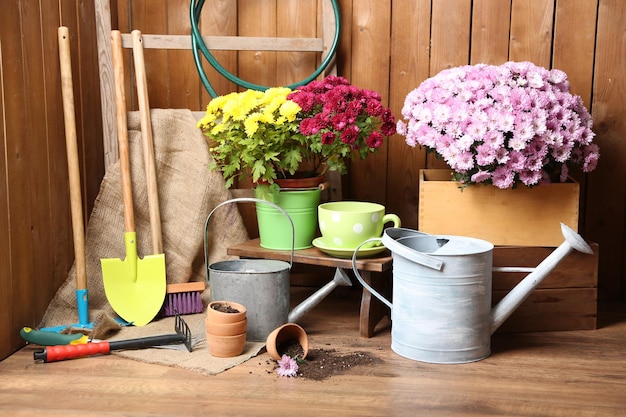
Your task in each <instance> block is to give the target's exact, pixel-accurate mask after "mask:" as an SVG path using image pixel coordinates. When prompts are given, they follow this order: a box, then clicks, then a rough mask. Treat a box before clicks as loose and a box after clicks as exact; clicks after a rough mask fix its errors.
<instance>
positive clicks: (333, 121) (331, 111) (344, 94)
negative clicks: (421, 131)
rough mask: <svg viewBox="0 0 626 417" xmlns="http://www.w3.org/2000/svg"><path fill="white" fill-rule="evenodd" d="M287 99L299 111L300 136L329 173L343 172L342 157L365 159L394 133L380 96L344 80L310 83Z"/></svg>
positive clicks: (329, 78) (331, 77)
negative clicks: (314, 150) (296, 105)
mask: <svg viewBox="0 0 626 417" xmlns="http://www.w3.org/2000/svg"><path fill="white" fill-rule="evenodd" d="M288 98H289V100H292V101H293V102H295V103H296V104H298V105H299V106H300V107H301V109H302V111H301V113H300V115H299V117H300V118H301V124H300V133H302V135H304V136H305V137H306V138H305V139H306V141H307V143H310V145H309V146H310V147H311V148H312V149H313V148H315V149H316V152H317V153H318V154H320V155H319V158H320V159H322V160H323V161H325V162H326V164H327V167H328V169H330V170H339V171H340V172H341V173H345V172H346V170H347V166H346V162H345V161H344V159H346V157H351V158H352V159H355V158H356V157H360V158H366V157H367V156H368V155H369V153H371V152H374V151H375V150H377V149H378V148H380V147H381V146H382V145H383V143H384V137H385V136H391V135H393V134H395V133H396V120H395V118H394V116H393V114H392V113H391V110H390V109H389V108H386V107H385V106H383V104H382V102H381V100H382V99H381V96H380V94H378V93H377V92H375V91H372V90H367V89H360V88H358V87H356V86H353V85H350V83H349V82H348V80H347V79H346V78H344V77H337V76H328V77H326V78H324V79H323V80H321V81H317V80H316V81H311V82H310V83H308V84H307V85H305V86H302V87H300V88H298V89H297V90H296V91H294V92H293V93H292V94H291V95H289V97H288ZM337 139H339V140H337Z"/></svg>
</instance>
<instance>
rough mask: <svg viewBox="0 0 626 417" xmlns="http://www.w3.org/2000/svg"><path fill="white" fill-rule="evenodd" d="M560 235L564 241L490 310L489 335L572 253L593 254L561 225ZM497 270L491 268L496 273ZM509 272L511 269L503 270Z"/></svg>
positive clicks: (580, 240)
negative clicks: (574, 251)
mask: <svg viewBox="0 0 626 417" xmlns="http://www.w3.org/2000/svg"><path fill="white" fill-rule="evenodd" d="M561 233H563V237H564V238H565V241H564V242H563V243H561V245H560V246H559V247H557V248H556V249H555V250H554V251H553V252H552V253H551V254H550V255H549V256H548V257H547V258H546V259H544V260H543V261H542V262H541V263H540V264H539V265H537V267H536V268H534V270H533V271H532V272H531V273H530V274H528V275H527V276H526V278H524V279H523V280H522V281H521V282H520V283H519V284H517V285H516V286H515V287H514V288H513V289H512V290H511V291H510V292H509V293H508V294H507V295H506V296H505V297H504V298H503V299H502V300H500V302H499V303H498V304H497V305H496V306H495V307H494V308H493V309H492V310H491V334H493V333H494V332H495V331H496V330H497V329H498V328H499V327H500V325H502V323H504V321H505V320H506V319H507V318H509V316H510V315H511V314H513V312H514V311H515V310H516V309H517V308H518V307H519V306H520V305H521V304H522V303H523V302H524V300H526V298H527V297H528V296H529V295H530V293H531V292H532V291H533V290H534V289H535V288H536V287H537V286H538V285H539V284H540V283H541V281H543V279H544V278H545V277H546V276H548V274H550V272H552V270H553V269H554V268H555V267H556V266H557V265H558V264H559V263H560V262H561V261H562V260H563V259H564V258H565V257H566V256H567V255H568V254H569V253H570V252H571V251H572V250H576V251H578V252H582V253H586V254H590V255H591V254H593V250H592V249H591V247H590V246H589V245H588V244H587V242H585V240H584V239H583V238H582V237H581V236H580V235H579V234H578V233H576V232H574V231H573V230H572V229H571V228H569V227H568V226H567V225H565V224H563V223H561ZM498 269H499V268H493V271H498ZM505 269H506V270H508V271H511V270H512V268H505Z"/></svg>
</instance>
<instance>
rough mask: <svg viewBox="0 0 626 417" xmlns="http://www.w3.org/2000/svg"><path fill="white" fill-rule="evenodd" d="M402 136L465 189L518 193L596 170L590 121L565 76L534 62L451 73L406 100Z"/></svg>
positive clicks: (464, 68)
mask: <svg viewBox="0 0 626 417" xmlns="http://www.w3.org/2000/svg"><path fill="white" fill-rule="evenodd" d="M402 116H403V118H404V119H405V120H399V121H398V122H397V131H398V133H400V134H401V135H403V136H405V137H406V143H407V144H408V145H409V146H413V147H414V146H422V147H425V148H426V150H427V151H428V152H434V153H435V154H436V155H437V157H439V158H441V159H443V160H444V161H445V162H446V163H447V164H448V165H449V166H450V168H452V170H453V171H454V179H456V180H458V181H460V182H461V184H462V185H463V186H465V185H468V184H472V183H484V184H493V185H494V186H496V187H498V188H503V189H505V188H513V187H515V186H517V185H519V184H523V185H526V186H528V187H532V186H534V185H538V184H544V183H548V182H551V181H560V182H564V181H566V180H567V177H568V174H569V168H570V167H573V166H577V167H579V168H580V169H582V171H583V172H585V173H587V172H591V171H593V170H594V169H595V168H596V165H597V163H598V158H599V156H600V153H599V148H598V146H597V145H596V144H595V143H593V138H594V133H593V131H592V125H593V122H592V119H591V116H590V115H589V112H588V111H587V109H586V108H585V106H584V104H583V102H582V99H581V98H580V97H579V96H576V95H572V94H571V93H570V92H569V81H568V80H567V75H566V74H565V73H564V72H563V71H560V70H557V69H552V70H547V69H545V68H542V67H538V66H536V65H534V64H532V63H530V62H507V63H505V64H503V65H500V66H494V65H486V64H478V65H467V66H462V67H457V68H451V69H447V70H444V71H441V72H440V73H439V74H437V75H436V76H434V77H432V78H429V79H427V80H425V81H424V82H423V83H421V84H420V85H419V86H418V87H417V88H416V89H415V90H413V91H411V92H410V93H409V94H408V95H407V96H406V99H405V102H404V106H403V108H402Z"/></svg>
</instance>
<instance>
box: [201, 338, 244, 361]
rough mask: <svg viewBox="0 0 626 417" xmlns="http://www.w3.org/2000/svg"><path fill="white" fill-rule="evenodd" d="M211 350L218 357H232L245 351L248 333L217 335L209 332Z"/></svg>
mask: <svg viewBox="0 0 626 417" xmlns="http://www.w3.org/2000/svg"><path fill="white" fill-rule="evenodd" d="M207 343H208V344H209V352H210V353H211V355H212V356H215V357H218V358H230V357H233V356H239V355H241V354H242V353H243V350H244V348H245V346H246V334H245V333H242V334H238V335H234V336H216V335H212V334H208V333H207Z"/></svg>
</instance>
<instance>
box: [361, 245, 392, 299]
mask: <svg viewBox="0 0 626 417" xmlns="http://www.w3.org/2000/svg"><path fill="white" fill-rule="evenodd" d="M371 242H382V239H381V238H379V237H372V238H370V239H367V240H366V241H364V242H362V243H361V244H360V245H359V246H357V247H356V249H355V250H354V253H353V254H352V271H354V275H355V276H356V279H358V280H359V282H360V283H361V285H363V287H365V288H367V290H368V291H369V292H371V293H372V295H374V296H375V297H376V298H378V299H379V300H380V301H382V302H383V303H384V304H386V305H387V307H389V308H392V304H391V301H389V300H387V299H386V298H385V297H383V295H382V294H380V293H379V292H378V291H376V290H375V289H373V288H372V287H371V286H370V285H369V284H368V283H367V282H365V280H364V279H363V277H362V276H361V274H360V273H359V270H358V268H357V267H356V259H357V254H358V253H359V249H361V246H363V245H366V244H368V243H371Z"/></svg>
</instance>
